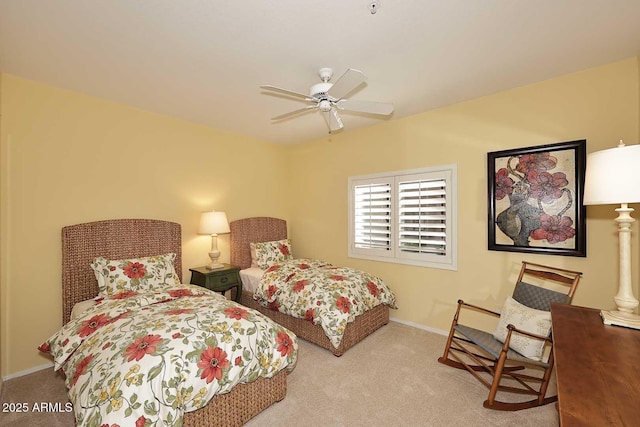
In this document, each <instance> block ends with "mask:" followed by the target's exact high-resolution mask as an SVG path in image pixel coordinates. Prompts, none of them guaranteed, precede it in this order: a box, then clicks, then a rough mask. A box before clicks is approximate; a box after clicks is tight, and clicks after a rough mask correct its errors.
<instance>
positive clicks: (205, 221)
mask: <svg viewBox="0 0 640 427" xmlns="http://www.w3.org/2000/svg"><path fill="white" fill-rule="evenodd" d="M230 231H231V230H229V222H228V221H227V214H226V213H224V212H216V211H212V212H203V213H202V216H201V217H200V228H199V229H198V233H199V234H221V233H229V232H230Z"/></svg>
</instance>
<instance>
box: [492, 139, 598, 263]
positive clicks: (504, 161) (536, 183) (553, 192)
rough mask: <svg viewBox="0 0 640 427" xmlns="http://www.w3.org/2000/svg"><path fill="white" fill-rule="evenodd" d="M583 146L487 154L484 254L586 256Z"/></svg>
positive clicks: (563, 144) (559, 145)
mask: <svg viewBox="0 0 640 427" xmlns="http://www.w3.org/2000/svg"><path fill="white" fill-rule="evenodd" d="M586 146H587V141H586V140H579V141H569V142H560V143H556V144H548V145H541V146H537V147H528V148H518V149H513V150H504V151H495V152H492V153H488V154H487V163H488V168H487V170H488V190H489V191H488V194H489V197H488V204H489V212H488V214H489V218H488V223H489V250H493V251H509V252H529V253H538V254H548V255H568V256H579V257H584V256H586V255H587V242H586V238H587V234H586V224H585V217H586V208H585V206H583V204H582V195H583V189H584V173H585V165H586Z"/></svg>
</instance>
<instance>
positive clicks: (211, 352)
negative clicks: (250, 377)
mask: <svg viewBox="0 0 640 427" xmlns="http://www.w3.org/2000/svg"><path fill="white" fill-rule="evenodd" d="M228 366H229V360H228V359H227V353H226V352H225V351H224V350H223V349H221V348H220V347H216V348H213V347H207V349H206V350H205V351H203V352H202V354H201V355H200V361H199V362H198V368H200V369H202V374H201V375H200V378H201V379H205V378H206V380H205V381H206V382H207V384H209V383H210V382H212V381H213V380H214V379H216V380H220V378H222V372H223V370H224V369H226V368H227V367H228Z"/></svg>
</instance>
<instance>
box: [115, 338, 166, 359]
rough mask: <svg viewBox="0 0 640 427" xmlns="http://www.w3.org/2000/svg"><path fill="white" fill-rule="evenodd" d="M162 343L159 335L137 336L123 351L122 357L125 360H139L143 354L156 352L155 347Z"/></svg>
mask: <svg viewBox="0 0 640 427" xmlns="http://www.w3.org/2000/svg"><path fill="white" fill-rule="evenodd" d="M160 344H162V338H160V335H147V336H146V337H142V338H138V339H137V340H135V341H134V342H132V343H131V344H129V347H127V349H126V350H125V351H124V358H125V359H127V362H131V361H132V360H134V359H135V360H136V362H139V361H140V360H141V359H142V358H143V357H144V356H145V355H147V354H153V353H155V352H156V347H157V346H159V345H160Z"/></svg>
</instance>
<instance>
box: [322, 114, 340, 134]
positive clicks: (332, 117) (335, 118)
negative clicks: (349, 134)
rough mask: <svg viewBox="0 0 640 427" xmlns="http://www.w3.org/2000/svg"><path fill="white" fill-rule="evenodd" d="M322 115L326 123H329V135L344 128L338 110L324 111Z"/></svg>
mask: <svg viewBox="0 0 640 427" xmlns="http://www.w3.org/2000/svg"><path fill="white" fill-rule="evenodd" d="M322 115H323V117H324V120H325V122H327V126H328V127H329V133H331V132H335V131H337V130H340V129H342V128H343V127H344V125H343V124H342V119H341V118H340V114H338V110H336V109H335V108H332V109H331V110H329V111H323V112H322Z"/></svg>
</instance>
